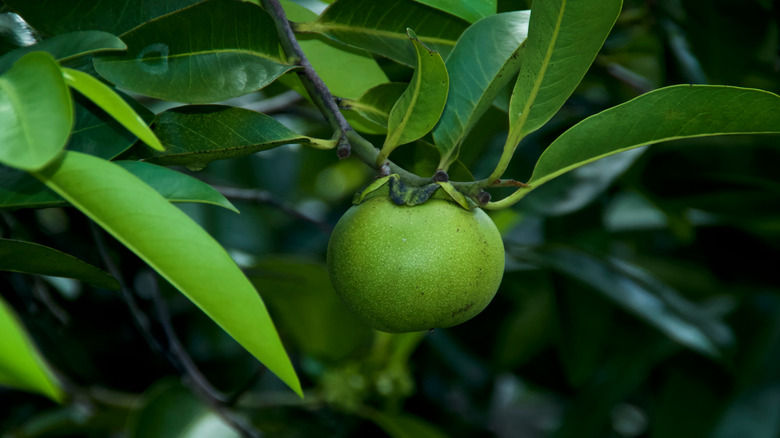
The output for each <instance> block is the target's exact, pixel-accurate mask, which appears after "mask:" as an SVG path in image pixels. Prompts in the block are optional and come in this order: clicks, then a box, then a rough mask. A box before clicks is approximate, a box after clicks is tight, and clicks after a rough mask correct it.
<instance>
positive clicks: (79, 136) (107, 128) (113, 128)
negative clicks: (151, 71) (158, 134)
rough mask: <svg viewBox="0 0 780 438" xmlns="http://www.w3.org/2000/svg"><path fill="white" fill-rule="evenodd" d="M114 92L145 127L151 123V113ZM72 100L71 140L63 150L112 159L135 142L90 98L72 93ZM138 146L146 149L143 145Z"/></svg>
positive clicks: (131, 134)
mask: <svg viewBox="0 0 780 438" xmlns="http://www.w3.org/2000/svg"><path fill="white" fill-rule="evenodd" d="M113 92H114V93H116V94H118V95H119V96H121V97H122V98H123V99H124V100H125V102H127V103H128V104H129V105H130V107H131V108H132V109H133V111H134V112H135V113H136V114H138V115H139V116H140V117H141V119H142V120H143V122H144V124H146V125H149V124H150V123H152V121H154V113H152V112H151V111H149V110H148V109H146V107H144V106H142V105H141V104H140V103H138V101H136V100H135V99H133V98H131V97H128V96H127V95H125V94H124V93H122V92H121V91H118V90H113ZM73 98H74V99H73V101H74V103H75V105H74V109H75V111H74V118H75V120H74V122H73V130H72V131H71V132H70V138H69V139H68V143H67V144H66V145H65V148H66V149H68V150H71V151H76V152H84V153H87V154H90V155H94V156H96V157H100V158H103V159H106V160H111V159H114V158H116V157H117V156H119V155H120V154H122V153H123V152H124V151H126V150H127V149H128V148H130V146H132V145H133V144H134V143H135V142H136V140H138V137H136V136H135V135H133V133H132V132H130V131H128V130H127V128H125V127H124V126H122V125H121V124H120V123H119V122H117V121H116V119H114V118H113V117H111V116H109V115H108V114H106V112H105V111H103V110H102V109H100V108H99V107H98V106H97V105H95V104H94V103H92V102H91V101H89V99H87V98H85V97H84V96H81V95H80V94H74V95H73ZM140 147H144V148H146V146H140Z"/></svg>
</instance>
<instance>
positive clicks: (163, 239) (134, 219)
mask: <svg viewBox="0 0 780 438" xmlns="http://www.w3.org/2000/svg"><path fill="white" fill-rule="evenodd" d="M35 176H36V177H37V178H38V179H40V180H41V181H42V182H44V183H45V184H46V185H47V186H48V187H49V188H50V189H52V190H54V191H55V192H57V193H58V194H59V195H60V196H62V197H63V198H65V199H66V200H67V201H68V202H70V203H71V204H72V205H74V206H75V207H76V208H78V209H79V210H81V212H82V213H84V214H85V215H87V216H88V217H89V218H91V219H92V220H93V221H95V222H96V223H97V224H98V225H100V226H101V227H103V228H104V229H105V230H106V231H108V232H109V233H110V234H111V235H113V236H114V237H115V238H116V239H117V240H119V241H120V242H122V243H123V244H124V245H125V246H127V247H128V248H129V249H130V250H131V251H133V252H134V253H135V254H136V255H138V256H139V257H140V258H141V259H142V260H144V261H145V262H146V263H148V264H149V266H151V267H152V268H154V269H155V270H156V271H157V272H158V273H159V274H160V275H161V276H162V277H163V278H165V279H166V280H168V281H169V282H170V283H171V284H172V285H173V286H174V287H176V288H177V289H178V290H179V291H181V292H182V293H183V294H184V295H186V296H187V297H188V298H189V299H190V300H192V301H193V302H194V303H195V304H196V305H197V306H198V307H200V308H201V310H203V311H204V312H205V313H206V314H207V315H209V317H211V319H213V320H214V321H215V322H216V323H217V324H219V325H220V326H221V327H222V328H223V329H225V331H226V332H227V333H228V334H230V335H231V336H232V337H233V338H234V339H235V340H236V341H238V342H239V343H240V344H241V345H242V346H243V347H244V348H246V349H247V350H248V351H249V352H250V353H252V354H253V355H254V356H255V357H256V358H257V359H258V360H260V361H261V362H262V363H263V364H264V365H265V366H267V367H268V369H269V370H271V371H272V372H273V373H274V374H276V375H277V376H278V377H279V378H280V379H281V380H282V381H284V382H285V383H286V384H287V385H288V386H289V387H290V388H291V389H293V390H294V391H295V392H296V393H298V394H299V395H300V394H302V393H301V387H300V383H299V381H298V377H297V375H296V374H295V370H294V369H293V367H292V364H291V363H290V359H289V358H288V357H287V354H286V352H285V350H284V347H283V346H282V343H281V341H280V340H279V337H278V335H277V333H276V329H275V328H274V325H273V322H272V321H271V318H270V317H269V316H268V312H267V311H266V308H265V305H264V304H263V301H262V300H261V299H260V296H259V295H258V294H257V291H256V290H255V289H254V287H252V284H251V283H250V282H249V280H247V278H246V277H245V276H244V274H243V273H242V272H241V270H240V269H239V268H238V266H236V264H235V262H234V261H233V259H231V258H230V256H229V255H228V253H227V252H226V251H225V250H224V249H223V248H222V247H221V246H220V245H219V243H217V242H216V241H215V240H214V239H213V238H212V237H211V236H210V235H209V234H208V233H207V232H206V231H205V230H204V229H203V228H201V227H200V226H198V225H197V224H196V223H195V222H194V221H193V220H192V219H190V217H189V216H187V215H186V214H185V213H184V212H182V211H181V210H179V209H178V208H176V207H175V206H173V205H171V204H170V203H169V202H168V201H167V200H166V199H165V198H163V197H162V196H161V195H160V194H159V193H157V192H156V191H154V189H152V188H151V187H149V186H148V185H146V184H145V183H143V181H141V180H139V179H138V178H136V177H135V176H133V175H132V174H131V173H129V172H127V171H126V170H124V169H122V168H120V167H119V166H117V165H115V164H113V163H111V162H108V161H105V160H101V159H99V158H96V157H93V156H91V155H85V154H81V153H78V152H66V153H65V154H64V155H63V157H62V158H61V159H59V160H58V161H56V162H54V163H52V164H51V165H50V166H48V167H46V168H44V169H42V170H41V171H40V172H38V173H36V174H35ZM214 291H219V293H218V294H217V293H214Z"/></svg>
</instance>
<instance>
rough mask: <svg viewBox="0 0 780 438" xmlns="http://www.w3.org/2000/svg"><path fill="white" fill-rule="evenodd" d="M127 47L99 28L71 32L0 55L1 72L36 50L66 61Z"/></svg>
mask: <svg viewBox="0 0 780 438" xmlns="http://www.w3.org/2000/svg"><path fill="white" fill-rule="evenodd" d="M126 48H127V46H125V43H123V42H122V40H120V39H119V38H117V37H116V36H114V35H111V34H110V33H107V32H101V31H97V30H88V31H79V32H71V33H66V34H63V35H56V36H53V37H51V38H48V39H45V40H43V41H41V42H39V43H37V44H33V45H31V46H25V47H20V48H18V49H16V50H12V51H10V52H8V53H6V54H5V55H3V56H2V57H0V73H2V72H4V71H6V70H8V69H9V68H10V67H11V65H12V64H13V63H14V62H16V61H17V60H18V59H19V58H21V57H22V56H24V55H26V54H28V53H30V52H34V51H43V52H49V53H51V55H52V56H53V57H54V59H56V60H58V61H60V62H65V61H69V60H71V59H73V58H76V57H79V56H83V55H88V54H90V53H95V52H100V51H105V50H125V49H126Z"/></svg>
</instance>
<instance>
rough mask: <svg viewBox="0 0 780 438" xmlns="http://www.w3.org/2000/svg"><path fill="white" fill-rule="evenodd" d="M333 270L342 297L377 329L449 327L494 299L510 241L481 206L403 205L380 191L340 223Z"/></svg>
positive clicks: (332, 246)
mask: <svg viewBox="0 0 780 438" xmlns="http://www.w3.org/2000/svg"><path fill="white" fill-rule="evenodd" d="M328 269H329V271H330V278H331V281H332V283H333V287H334V288H335V289H336V293H337V294H338V295H339V297H340V298H341V299H342V301H343V302H344V303H345V304H346V305H347V307H348V308H349V309H350V310H352V311H353V312H354V313H355V314H356V315H357V316H358V317H359V318H361V319H362V320H363V321H364V322H366V323H367V324H368V325H370V326H372V327H374V328H376V329H378V330H382V331H386V332H393V333H401V332H412V331H421V330H427V329H432V328H439V327H451V326H453V325H456V324H460V323H462V322H464V321H466V320H469V319H471V318H472V317H474V316H475V315H477V314H478V313H479V312H481V311H482V310H483V309H484V308H485V307H486V306H487V305H488V303H490V300H492V299H493V296H494V295H495V294H496V290H498V286H499V285H500V284H501V277H502V276H503V274H504V245H503V243H502V241H501V235H500V234H499V232H498V229H497V228H496V226H495V224H493V221H491V220H490V218H489V217H488V215H487V214H485V212H484V211H482V210H480V209H474V210H466V209H464V208H461V207H460V206H458V205H456V204H454V203H452V202H448V201H445V200H441V199H430V200H428V201H427V202H425V203H423V204H421V205H416V206H413V207H409V206H406V205H403V206H399V205H396V204H394V203H393V202H392V201H391V200H390V199H389V198H387V197H386V196H375V197H372V198H369V199H366V200H364V201H363V202H362V203H360V204H358V205H355V206H353V207H352V208H350V209H349V210H348V211H347V212H346V213H345V214H344V216H343V217H342V218H341V220H340V221H339V222H338V224H336V228H335V229H334V230H333V234H332V235H331V238H330V243H329V244H328Z"/></svg>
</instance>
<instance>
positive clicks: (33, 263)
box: [0, 239, 119, 289]
mask: <svg viewBox="0 0 780 438" xmlns="http://www.w3.org/2000/svg"><path fill="white" fill-rule="evenodd" d="M0 270H2V271H14V272H23V273H26V274H39V275H50V276H53V277H67V278H75V279H76V280H81V281H85V282H87V283H91V284H94V285H95V286H98V287H103V288H106V289H118V288H119V283H118V282H117V281H116V279H115V278H114V277H112V276H111V275H110V274H108V273H107V272H105V271H103V270H102V269H99V268H97V267H95V266H92V265H90V264H89V263H87V262H84V261H82V260H80V259H77V258H76V257H73V256H72V255H70V254H66V253H64V252H61V251H58V250H56V249H54V248H49V247H46V246H43V245H39V244H37V243H33V242H24V241H21V240H11V239H0Z"/></svg>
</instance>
